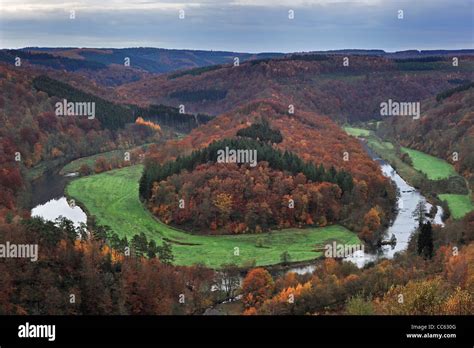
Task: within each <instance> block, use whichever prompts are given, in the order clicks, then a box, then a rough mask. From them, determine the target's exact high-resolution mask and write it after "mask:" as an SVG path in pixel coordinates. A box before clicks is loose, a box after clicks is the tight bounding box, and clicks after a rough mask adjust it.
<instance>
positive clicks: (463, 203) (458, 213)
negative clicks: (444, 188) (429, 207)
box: [438, 194, 474, 219]
mask: <svg viewBox="0 0 474 348" xmlns="http://www.w3.org/2000/svg"><path fill="white" fill-rule="evenodd" d="M438 196H439V199H441V200H442V201H446V202H447V203H448V206H449V210H451V215H452V216H453V217H454V218H455V219H461V218H462V217H464V215H466V214H467V213H469V212H471V211H473V210H474V204H472V201H471V197H470V195H454V194H441V195H438Z"/></svg>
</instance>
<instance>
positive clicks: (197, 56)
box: [22, 47, 283, 73]
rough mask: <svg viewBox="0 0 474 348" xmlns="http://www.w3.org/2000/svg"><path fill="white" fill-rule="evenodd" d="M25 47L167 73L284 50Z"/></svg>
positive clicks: (53, 53) (84, 59)
mask: <svg viewBox="0 0 474 348" xmlns="http://www.w3.org/2000/svg"><path fill="white" fill-rule="evenodd" d="M22 51H27V52H31V53H48V54H51V55H54V56H56V57H62V58H70V59H74V60H79V61H83V62H85V61H87V62H90V63H91V64H95V65H98V66H110V65H124V62H125V59H126V58H128V59H130V66H131V67H135V68H138V69H141V70H143V71H147V72H150V73H168V72H172V71H177V70H186V69H191V68H198V67H204V66H210V65H216V64H224V63H231V62H233V60H234V58H236V57H238V58H239V59H240V60H241V61H246V60H251V59H260V58H271V57H279V56H282V55H283V54H282V53H258V54H252V53H239V52H226V51H203V50H180V49H164V48H152V47H134V48H68V47H64V48H48V47H28V48H24V49H23V50H22Z"/></svg>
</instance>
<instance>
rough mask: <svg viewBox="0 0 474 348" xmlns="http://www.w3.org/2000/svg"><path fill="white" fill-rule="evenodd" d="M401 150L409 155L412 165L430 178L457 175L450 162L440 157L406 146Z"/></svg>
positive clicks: (438, 178) (435, 178)
mask: <svg viewBox="0 0 474 348" xmlns="http://www.w3.org/2000/svg"><path fill="white" fill-rule="evenodd" d="M401 150H402V152H404V153H407V154H408V155H409V156H410V158H411V160H412V162H413V167H414V168H415V169H416V170H418V171H420V172H422V173H425V174H426V176H427V177H428V179H430V180H440V179H446V178H449V177H451V176H456V175H458V174H457V173H456V171H455V170H454V167H453V166H452V165H451V164H449V163H448V162H446V161H444V160H442V159H440V158H437V157H434V156H431V155H428V154H426V153H423V152H420V151H416V150H412V149H408V148H406V147H402V149H401Z"/></svg>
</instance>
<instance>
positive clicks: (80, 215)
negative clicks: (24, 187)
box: [30, 169, 87, 226]
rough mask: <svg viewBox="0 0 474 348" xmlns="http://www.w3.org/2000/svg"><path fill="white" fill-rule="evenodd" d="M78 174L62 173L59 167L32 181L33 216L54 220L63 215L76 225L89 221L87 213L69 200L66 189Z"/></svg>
mask: <svg viewBox="0 0 474 348" xmlns="http://www.w3.org/2000/svg"><path fill="white" fill-rule="evenodd" d="M76 175H77V174H75V173H73V174H68V175H61V174H59V169H56V170H50V171H48V172H46V173H45V174H44V175H43V176H42V177H41V178H39V179H37V180H34V181H33V182H32V183H31V193H32V194H31V197H32V198H31V203H30V204H31V206H32V207H33V208H32V209H31V216H40V217H42V218H43V219H45V220H49V221H54V220H56V219H57V218H58V217H60V216H63V217H65V218H67V219H69V220H71V221H72V222H73V223H74V225H75V226H79V225H80V224H81V223H86V222H87V215H86V213H85V212H84V211H83V210H82V209H81V208H80V207H79V206H77V205H75V204H73V203H72V202H68V200H67V199H66V197H65V196H64V189H65V187H66V185H67V184H68V182H69V181H71V179H72V178H74V176H76Z"/></svg>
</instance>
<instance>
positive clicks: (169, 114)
mask: <svg viewBox="0 0 474 348" xmlns="http://www.w3.org/2000/svg"><path fill="white" fill-rule="evenodd" d="M33 86H34V87H35V88H36V89H37V90H39V91H43V92H46V93H47V94H48V95H49V96H50V97H53V96H54V97H57V98H59V99H66V100H67V101H70V102H94V103H95V105H96V106H95V107H96V117H97V119H98V120H99V121H100V123H101V125H102V127H104V128H106V129H111V130H116V129H118V128H123V127H125V125H126V124H128V123H133V122H135V120H136V118H137V117H138V116H141V117H145V118H147V119H150V120H153V121H155V122H157V123H159V124H161V125H165V126H169V127H173V128H176V129H177V130H179V131H184V132H188V131H190V130H191V129H192V128H194V127H197V126H198V125H199V124H203V123H206V122H207V121H209V119H210V117H209V116H207V115H202V114H198V115H196V116H194V115H190V114H182V113H180V112H179V110H178V109H177V108H173V107H168V106H164V105H150V106H149V107H146V108H144V107H139V106H135V105H123V104H116V103H112V102H110V101H108V100H105V99H103V98H100V97H98V96H95V95H93V94H90V93H86V92H83V91H82V90H79V89H77V88H75V87H72V86H70V85H68V84H66V83H63V82H61V81H58V80H55V79H52V78H50V77H48V76H44V75H41V76H38V77H36V78H34V80H33Z"/></svg>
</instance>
